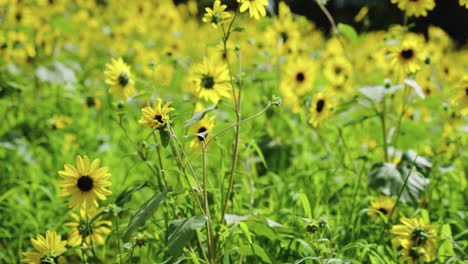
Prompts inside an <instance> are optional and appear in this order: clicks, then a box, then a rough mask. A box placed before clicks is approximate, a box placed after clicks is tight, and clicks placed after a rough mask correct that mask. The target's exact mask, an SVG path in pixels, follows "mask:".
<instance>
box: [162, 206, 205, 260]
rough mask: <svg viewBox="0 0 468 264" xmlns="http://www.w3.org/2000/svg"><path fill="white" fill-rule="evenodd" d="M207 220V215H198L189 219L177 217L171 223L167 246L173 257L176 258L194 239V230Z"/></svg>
mask: <svg viewBox="0 0 468 264" xmlns="http://www.w3.org/2000/svg"><path fill="white" fill-rule="evenodd" d="M205 222H206V217H205V216H203V215H198V216H194V217H191V218H188V219H187V218H184V219H177V220H174V221H172V222H171V223H170V226H169V230H170V231H169V232H170V235H169V238H168V241H167V246H168V248H169V254H170V255H171V257H172V258H171V259H176V258H177V257H178V256H179V255H180V254H181V253H182V250H183V249H184V247H185V245H186V244H187V243H188V242H189V241H190V240H191V239H192V236H193V234H194V230H195V229H197V228H200V227H202V226H203V225H205Z"/></svg>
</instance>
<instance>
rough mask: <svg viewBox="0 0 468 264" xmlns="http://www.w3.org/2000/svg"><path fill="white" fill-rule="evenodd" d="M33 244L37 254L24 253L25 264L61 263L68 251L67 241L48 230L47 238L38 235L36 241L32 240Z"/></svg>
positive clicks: (23, 260)
mask: <svg viewBox="0 0 468 264" xmlns="http://www.w3.org/2000/svg"><path fill="white" fill-rule="evenodd" d="M31 243H32V245H33V247H34V248H35V249H36V251H37V252H24V253H23V255H24V256H25V258H24V259H22V260H21V262H23V263H31V264H41V263H59V258H60V255H62V254H63V253H65V251H67V248H66V245H67V241H66V240H62V236H60V235H59V234H57V233H56V232H55V231H52V230H47V231H46V235H45V237H43V236H42V235H37V238H36V239H34V238H31Z"/></svg>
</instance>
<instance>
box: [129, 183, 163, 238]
mask: <svg viewBox="0 0 468 264" xmlns="http://www.w3.org/2000/svg"><path fill="white" fill-rule="evenodd" d="M166 195H167V191H164V192H161V193H157V194H155V195H154V196H153V197H151V198H150V199H148V200H147V201H146V202H145V203H144V204H143V205H142V206H141V207H140V209H138V210H137V211H136V212H135V214H134V215H133V217H132V219H131V220H130V223H129V224H128V228H127V231H126V232H125V234H124V236H123V240H124V241H129V239H130V236H131V235H132V233H133V232H134V231H135V230H136V229H137V228H138V227H141V226H143V225H144V224H145V222H146V220H148V219H149V218H150V217H151V216H152V215H153V214H154V213H155V212H156V210H157V209H158V208H159V205H161V203H162V202H163V201H164V199H165V198H166Z"/></svg>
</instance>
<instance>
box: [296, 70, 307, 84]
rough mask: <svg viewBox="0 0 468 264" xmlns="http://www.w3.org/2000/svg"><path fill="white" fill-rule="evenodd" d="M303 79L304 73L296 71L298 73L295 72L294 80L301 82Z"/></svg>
mask: <svg viewBox="0 0 468 264" xmlns="http://www.w3.org/2000/svg"><path fill="white" fill-rule="evenodd" d="M304 80H305V75H304V73H302V72H298V73H297V74H296V81H298V82H300V83H301V82H303V81H304Z"/></svg>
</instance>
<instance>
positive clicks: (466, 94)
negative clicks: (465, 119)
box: [452, 75, 468, 110]
mask: <svg viewBox="0 0 468 264" xmlns="http://www.w3.org/2000/svg"><path fill="white" fill-rule="evenodd" d="M453 92H454V95H453V97H452V104H453V105H455V107H456V108H457V110H463V109H465V108H468V75H465V76H463V79H462V80H461V81H460V82H459V83H458V85H456V86H455V88H454V91H453Z"/></svg>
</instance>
